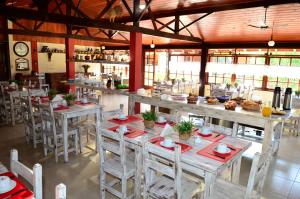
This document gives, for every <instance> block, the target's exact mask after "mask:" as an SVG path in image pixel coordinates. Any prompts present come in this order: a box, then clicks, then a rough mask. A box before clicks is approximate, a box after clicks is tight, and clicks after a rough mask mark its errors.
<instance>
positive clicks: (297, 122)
mask: <svg viewBox="0 0 300 199" xmlns="http://www.w3.org/2000/svg"><path fill="white" fill-rule="evenodd" d="M283 132H288V133H289V134H291V135H293V136H299V134H300V117H290V118H289V119H288V121H286V122H285V123H284V124H283Z"/></svg>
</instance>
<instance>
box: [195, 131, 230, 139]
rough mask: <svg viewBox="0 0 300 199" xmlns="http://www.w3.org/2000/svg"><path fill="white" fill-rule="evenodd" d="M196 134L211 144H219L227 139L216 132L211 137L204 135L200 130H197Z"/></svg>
mask: <svg viewBox="0 0 300 199" xmlns="http://www.w3.org/2000/svg"><path fill="white" fill-rule="evenodd" d="M194 132H196V133H197V135H199V136H200V137H201V138H203V139H205V140H208V141H211V142H218V141H220V140H222V139H223V138H224V137H225V135H223V134H220V133H216V132H211V135H203V134H201V131H200V130H199V129H198V130H197V129H196V130H195V131H194Z"/></svg>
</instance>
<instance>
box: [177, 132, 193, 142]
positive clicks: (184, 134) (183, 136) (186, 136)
mask: <svg viewBox="0 0 300 199" xmlns="http://www.w3.org/2000/svg"><path fill="white" fill-rule="evenodd" d="M190 137H191V132H190V131H189V132H180V133H179V139H181V140H188V139H189V138H190Z"/></svg>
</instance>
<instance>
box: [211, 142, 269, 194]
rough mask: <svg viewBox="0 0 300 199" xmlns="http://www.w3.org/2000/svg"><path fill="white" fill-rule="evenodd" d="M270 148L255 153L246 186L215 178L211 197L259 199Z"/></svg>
mask: <svg viewBox="0 0 300 199" xmlns="http://www.w3.org/2000/svg"><path fill="white" fill-rule="evenodd" d="M271 154H272V148H271V147H270V148H269V149H268V150H267V152H265V153H263V154H259V153H256V154H255V156H254V158H253V162H252V166H251V170H250V175H249V179H248V184H247V187H244V186H241V185H237V184H233V183H231V182H228V181H225V180H223V179H217V180H216V183H215V185H214V187H213V191H212V197H211V198H212V199H220V198H222V199H254V198H255V199H259V198H260V197H261V194H262V189H263V186H264V182H265V178H266V175H267V172H268V168H269V164H270V160H271Z"/></svg>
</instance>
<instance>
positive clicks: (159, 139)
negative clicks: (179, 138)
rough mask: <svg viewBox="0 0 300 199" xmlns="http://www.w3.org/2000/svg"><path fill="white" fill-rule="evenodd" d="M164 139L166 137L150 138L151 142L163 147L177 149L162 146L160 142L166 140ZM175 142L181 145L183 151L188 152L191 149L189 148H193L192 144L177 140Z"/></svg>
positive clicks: (170, 148)
mask: <svg viewBox="0 0 300 199" xmlns="http://www.w3.org/2000/svg"><path fill="white" fill-rule="evenodd" d="M164 139H165V138H164V137H156V138H152V139H151V140H150V142H151V143H153V144H155V145H158V146H160V147H163V148H165V149H169V150H172V151H174V150H175V148H174V147H165V146H162V145H161V144H160V142H162V141H164ZM175 144H178V145H180V146H181V153H184V152H187V151H189V150H191V149H192V148H193V147H192V146H190V145H188V144H184V143H180V142H175Z"/></svg>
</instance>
